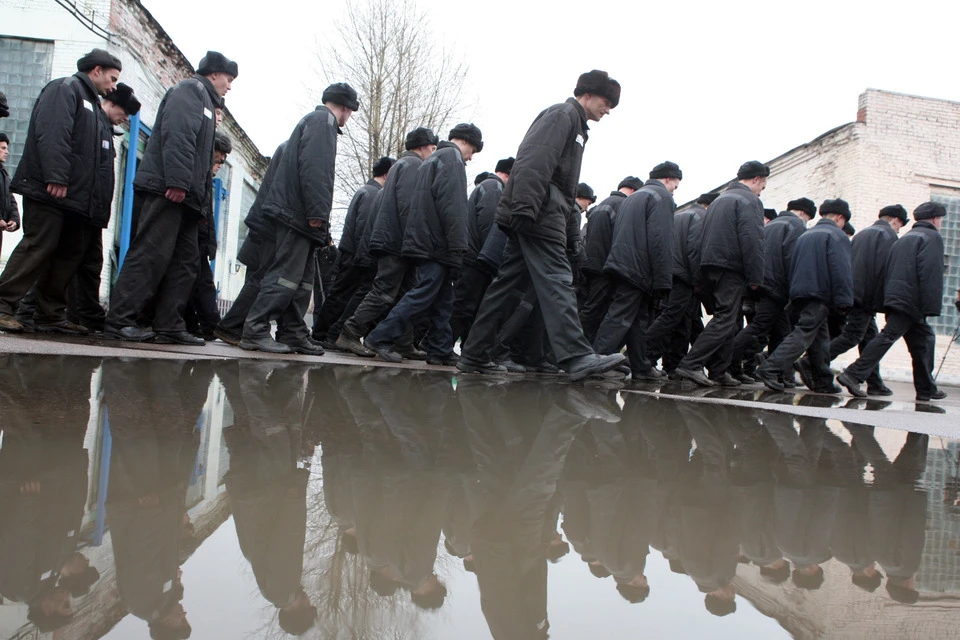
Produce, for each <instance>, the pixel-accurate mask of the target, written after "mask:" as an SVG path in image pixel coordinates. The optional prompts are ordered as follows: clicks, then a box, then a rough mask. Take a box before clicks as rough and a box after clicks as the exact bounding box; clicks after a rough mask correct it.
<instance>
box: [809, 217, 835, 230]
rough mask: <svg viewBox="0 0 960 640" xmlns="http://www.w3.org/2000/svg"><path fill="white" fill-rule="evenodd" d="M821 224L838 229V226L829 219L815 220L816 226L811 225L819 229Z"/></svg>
mask: <svg viewBox="0 0 960 640" xmlns="http://www.w3.org/2000/svg"><path fill="white" fill-rule="evenodd" d="M822 224H828V225H830V226H831V227H835V228H837V229H840V225H838V224H837V223H836V222H834V221H833V220H831V219H830V218H820V219H819V220H817V224H815V225H813V226H815V227H819V226H820V225H822Z"/></svg>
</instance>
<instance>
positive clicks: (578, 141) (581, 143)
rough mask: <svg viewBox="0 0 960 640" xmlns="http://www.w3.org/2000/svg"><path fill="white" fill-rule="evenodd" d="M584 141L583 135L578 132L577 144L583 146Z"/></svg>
mask: <svg viewBox="0 0 960 640" xmlns="http://www.w3.org/2000/svg"><path fill="white" fill-rule="evenodd" d="M583 142H584V140H583V136H582V135H580V134H579V133H578V134H577V144H578V145H580V146H581V147H582V146H583Z"/></svg>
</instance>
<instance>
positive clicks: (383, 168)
mask: <svg viewBox="0 0 960 640" xmlns="http://www.w3.org/2000/svg"><path fill="white" fill-rule="evenodd" d="M395 162H396V160H394V159H393V158H391V157H389V156H384V157H382V158H380V159H379V160H377V161H376V162H375V163H374V164H373V177H374V178H379V177H380V176H385V175H387V173H388V172H389V171H390V167H392V166H393V165H394V163H395Z"/></svg>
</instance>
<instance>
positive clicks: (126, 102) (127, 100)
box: [103, 82, 140, 116]
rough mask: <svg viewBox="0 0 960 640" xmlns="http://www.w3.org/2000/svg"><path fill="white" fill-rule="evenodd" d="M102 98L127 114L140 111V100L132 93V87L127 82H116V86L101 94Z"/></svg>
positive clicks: (134, 113) (131, 114)
mask: <svg viewBox="0 0 960 640" xmlns="http://www.w3.org/2000/svg"><path fill="white" fill-rule="evenodd" d="M103 99H104V100H109V101H110V102H112V103H113V104H115V105H117V106H118V107H120V108H122V109H123V110H124V111H126V112H127V115H130V116H133V115H136V114H138V113H140V101H139V100H137V96H135V95H134V94H133V87H131V86H130V85H128V84H124V83H122V82H118V83H117V88H116V89H114V90H113V91H111V92H110V93H108V94H107V95H105V96H103Z"/></svg>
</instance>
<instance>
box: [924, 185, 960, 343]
mask: <svg viewBox="0 0 960 640" xmlns="http://www.w3.org/2000/svg"><path fill="white" fill-rule="evenodd" d="M930 199H931V200H932V201H933V202H939V203H940V204H942V205H943V206H945V207H946V208H947V217H946V218H944V219H943V226H942V227H940V235H942V236H943V253H944V256H943V306H942V307H941V311H940V316H939V317H937V318H930V326H932V327H933V330H934V331H936V332H937V333H938V334H941V335H948V336H949V335H953V331H954V329H956V328H957V322H958V321H960V314H958V313H957V308H956V306H954V304H953V301H954V300H956V299H957V288H958V287H960V192H954V193H934V194H933V195H932V196H931V197H930Z"/></svg>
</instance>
